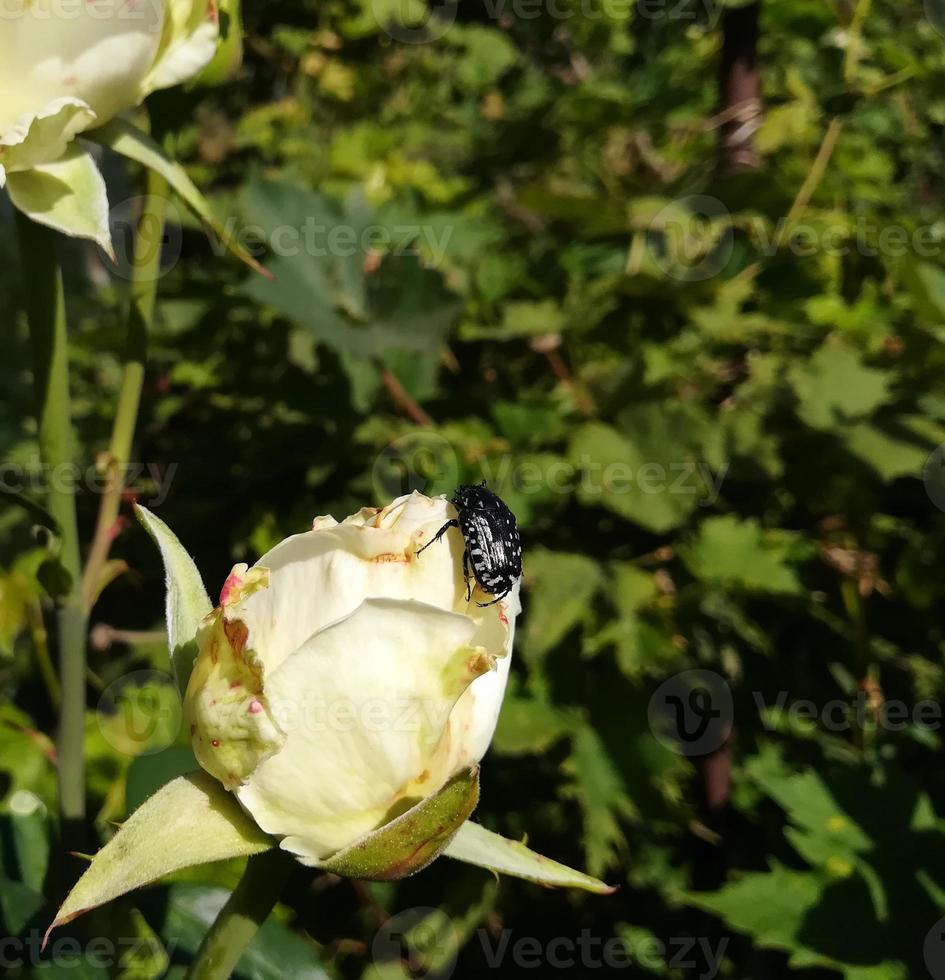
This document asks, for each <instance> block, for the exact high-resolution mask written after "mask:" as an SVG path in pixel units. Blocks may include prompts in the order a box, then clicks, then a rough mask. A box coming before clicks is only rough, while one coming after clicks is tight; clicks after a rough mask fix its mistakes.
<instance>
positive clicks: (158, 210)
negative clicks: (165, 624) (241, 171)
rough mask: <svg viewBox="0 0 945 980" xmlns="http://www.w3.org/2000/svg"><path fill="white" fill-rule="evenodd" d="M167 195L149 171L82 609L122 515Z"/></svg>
mask: <svg viewBox="0 0 945 980" xmlns="http://www.w3.org/2000/svg"><path fill="white" fill-rule="evenodd" d="M167 194H168V188H167V182H166V181H165V180H164V178H163V177H161V176H160V175H159V174H157V173H155V172H154V171H153V170H149V171H148V172H147V186H146V194H145V198H144V205H143V207H142V211H141V215H140V217H139V219H138V227H137V234H136V236H135V253H134V264H133V267H132V269H133V271H132V284H131V306H130V308H129V310H128V338H127V342H126V347H125V366H124V371H123V373H122V379H121V390H120V392H119V395H118V405H117V408H116V411H115V421H114V423H113V425H112V438H111V444H110V446H109V451H108V460H107V463H106V467H107V471H106V472H107V479H106V482H105V490H104V492H103V494H102V500H101V503H100V505H99V511H98V520H97V522H96V526H95V536H94V537H93V538H92V545H91V547H90V549H89V557H88V561H87V562H86V565H85V574H84V576H83V580H82V594H83V598H84V601H85V607H86V609H87V610H90V609H91V608H92V606H93V605H94V604H95V599H96V598H97V596H98V591H99V588H100V586H101V581H102V573H103V571H104V568H105V563H106V562H107V561H108V554H109V552H110V550H111V545H112V541H113V540H114V537H115V527H116V522H117V521H118V515H119V512H120V510H121V495H122V491H123V490H124V488H125V474H126V473H127V471H128V464H129V462H130V459H131V447H132V443H133V441H134V435H135V427H136V426H137V423H138V411H139V409H140V407H141V392H142V390H143V388H144V372H145V366H146V363H147V352H148V332H149V331H150V328H151V323H152V321H153V319H154V306H155V299H156V295H157V284H158V280H159V278H160V265H161V245H162V243H163V240H164V218H165V215H166V212H167Z"/></svg>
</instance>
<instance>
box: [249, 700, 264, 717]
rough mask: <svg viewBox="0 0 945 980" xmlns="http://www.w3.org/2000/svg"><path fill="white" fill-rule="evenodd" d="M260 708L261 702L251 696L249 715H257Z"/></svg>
mask: <svg viewBox="0 0 945 980" xmlns="http://www.w3.org/2000/svg"><path fill="white" fill-rule="evenodd" d="M262 709H263V706H262V703H261V702H260V701H258V700H257V699H256V698H253V700H252V701H250V702H249V713H250V714H251V715H258V714H259V713H260V712H261V711H262Z"/></svg>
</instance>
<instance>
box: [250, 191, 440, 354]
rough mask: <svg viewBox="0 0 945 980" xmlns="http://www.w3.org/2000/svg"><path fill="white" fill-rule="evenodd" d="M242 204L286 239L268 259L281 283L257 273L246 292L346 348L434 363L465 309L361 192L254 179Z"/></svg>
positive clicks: (337, 346)
mask: <svg viewBox="0 0 945 980" xmlns="http://www.w3.org/2000/svg"><path fill="white" fill-rule="evenodd" d="M241 203H242V208H243V210H244V211H245V213H246V215H247V217H248V219H249V220H251V221H252V222H253V224H255V225H258V226H260V227H261V228H262V229H264V230H265V231H266V232H267V233H268V234H269V236H270V240H272V241H273V242H276V241H280V240H281V241H284V242H285V247H283V248H281V249H279V250H278V254H274V255H273V256H272V259H271V262H270V264H271V267H272V271H273V273H274V274H275V276H274V279H273V280H272V281H269V282H267V281H264V280H261V279H258V278H254V279H252V280H250V281H249V282H248V283H247V284H246V285H245V286H244V287H243V292H245V293H246V294H247V295H248V296H251V297H252V298H253V299H254V300H256V301H257V302H258V303H263V304H265V305H266V306H269V307H272V308H273V309H274V310H277V311H278V312H280V313H281V314H283V315H284V316H287V317H289V318H290V319H292V320H294V321H295V322H296V323H298V324H300V325H302V326H305V327H306V328H308V329H309V330H310V331H311V332H312V334H313V335H314V337H315V339H316V340H318V341H319V342H321V343H323V344H325V345H326V346H328V347H330V348H332V349H333V350H335V351H338V352H339V353H344V354H349V355H356V356H358V357H361V358H366V357H371V358H373V357H379V356H381V355H383V354H384V353H385V352H387V351H391V350H403V351H410V352H412V354H413V356H414V358H415V359H416V357H417V356H418V355H424V356H425V357H428V358H433V360H434V366H435V363H436V361H435V359H436V352H437V350H438V349H439V347H440V345H441V344H442V342H443V341H444V339H445V337H446V335H447V333H448V331H449V328H450V326H451V324H452V322H453V320H454V319H455V317H456V313H457V312H458V308H459V307H458V304H457V302H456V298H455V297H454V296H452V295H451V294H450V293H449V292H448V291H447V290H446V289H445V287H444V285H443V281H442V277H441V276H440V275H439V274H438V273H436V272H434V271H432V270H431V269H426V268H424V267H423V266H422V265H421V264H420V262H419V261H418V260H417V258H416V257H415V256H407V255H403V254H397V253H398V252H400V251H402V250H403V248H404V242H403V235H404V232H403V231H402V230H401V231H398V230H397V228H396V226H395V227H388V226H387V225H385V224H383V223H382V222H380V221H379V219H378V217H377V216H376V215H375V214H374V212H373V210H372V209H371V207H370V206H369V205H368V203H367V201H366V200H365V198H364V195H363V194H362V193H360V192H357V191H355V192H352V193H351V194H349V195H348V196H347V198H346V199H345V200H344V201H343V202H342V201H336V200H334V199H332V198H330V197H328V196H327V195H325V194H317V193H314V192H312V191H308V190H305V189H304V188H301V187H298V186H296V185H295V184H291V183H289V182H287V181H267V180H261V179H259V178H252V179H251V180H250V181H249V182H248V183H247V186H246V189H245V190H244V193H243V197H242V200H241ZM300 215H304V216H305V223H304V224H302V225H301V226H300V217H299V216H300ZM286 229H289V230H290V231H291V232H292V234H291V235H290V236H289V237H288V238H285V237H284V236H285V232H286ZM296 232H297V237H296ZM376 240H380V241H384V242H387V243H389V244H388V245H387V246H386V248H387V253H388V254H385V255H384V257H383V260H382V261H380V264H379V266H378V267H377V268H376V269H375V271H373V272H372V273H370V274H369V273H368V271H367V270H366V265H367V264H368V258H369V257H370V256H371V254H372V251H371V250H372V247H373V246H372V242H374V241H376ZM382 251H383V250H382V249H380V248H378V252H377V255H378V257H380V255H381V253H382Z"/></svg>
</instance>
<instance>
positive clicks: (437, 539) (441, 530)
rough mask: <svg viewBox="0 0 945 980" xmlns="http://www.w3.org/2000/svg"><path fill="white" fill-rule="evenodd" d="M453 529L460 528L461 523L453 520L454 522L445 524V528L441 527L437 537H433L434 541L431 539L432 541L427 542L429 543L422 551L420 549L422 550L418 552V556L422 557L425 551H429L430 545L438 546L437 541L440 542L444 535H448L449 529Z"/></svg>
mask: <svg viewBox="0 0 945 980" xmlns="http://www.w3.org/2000/svg"><path fill="white" fill-rule="evenodd" d="M451 527H459V521H456V520H453V521H447V522H446V523H445V524H444V525H443V526H442V527H441V528H440V529H439V531H437V532H436V535H435V536H434V537H433V538H432V539H431V540H430V541H428V542H427V543H426V544H425V545H424V546H423V547H422V548H421V549H420V550H419V551H418V552H417V554H418V555H422V554H423V553H424V551H426V550H427V548H429V547H430V545H431V544H436V543H437V541H439V540H440V538H442V537H443V535H444V534H446V532H447V531H448V530H449V529H450V528H451Z"/></svg>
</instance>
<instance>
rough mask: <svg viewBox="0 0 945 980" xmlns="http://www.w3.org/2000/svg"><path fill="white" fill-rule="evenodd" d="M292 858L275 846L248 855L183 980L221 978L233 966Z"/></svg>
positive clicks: (272, 899)
mask: <svg viewBox="0 0 945 980" xmlns="http://www.w3.org/2000/svg"><path fill="white" fill-rule="evenodd" d="M293 866H294V861H293V859H292V857H291V856H290V855H288V854H286V852H285V851H280V850H278V849H276V850H274V851H267V852H266V853H265V854H259V855H257V856H256V857H251V858H250V859H249V861H248V862H247V864H246V871H245V872H244V873H243V877H242V878H241V879H240V883H239V884H238V885H237V886H236V890H235V891H234V892H233V894H232V895H231V896H230V898H229V900H228V901H227V903H226V905H224V906H223V908H222V909H221V910H220V914H219V915H218V916H217V917H216V920H215V921H214V923H213V925H212V926H211V927H210V931H209V932H208V933H207V934H206V936H204V938H203V942H202V943H201V944H200V949H198V950H197V955H196V957H195V958H194V961H193V963H192V964H191V966H190V970H189V971H188V973H187V980H224V978H226V977H228V976H230V974H231V973H232V972H233V971H234V970H235V969H236V966H237V964H238V963H239V961H240V957H241V956H242V955H243V952H244V951H245V949H246V947H247V946H248V945H249V942H250V940H251V939H252V938H253V936H255V935H256V933H257V931H258V930H259V928H260V926H262V924H263V923H264V922H265V921H266V919H267V918H268V917H269V913H270V912H271V911H272V910H273V908H274V907H275V904H276V902H278V901H279V896H280V895H281V894H282V890H283V888H284V887H285V884H286V882H287V881H288V879H289V875H290V873H291V872H292V868H293Z"/></svg>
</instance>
